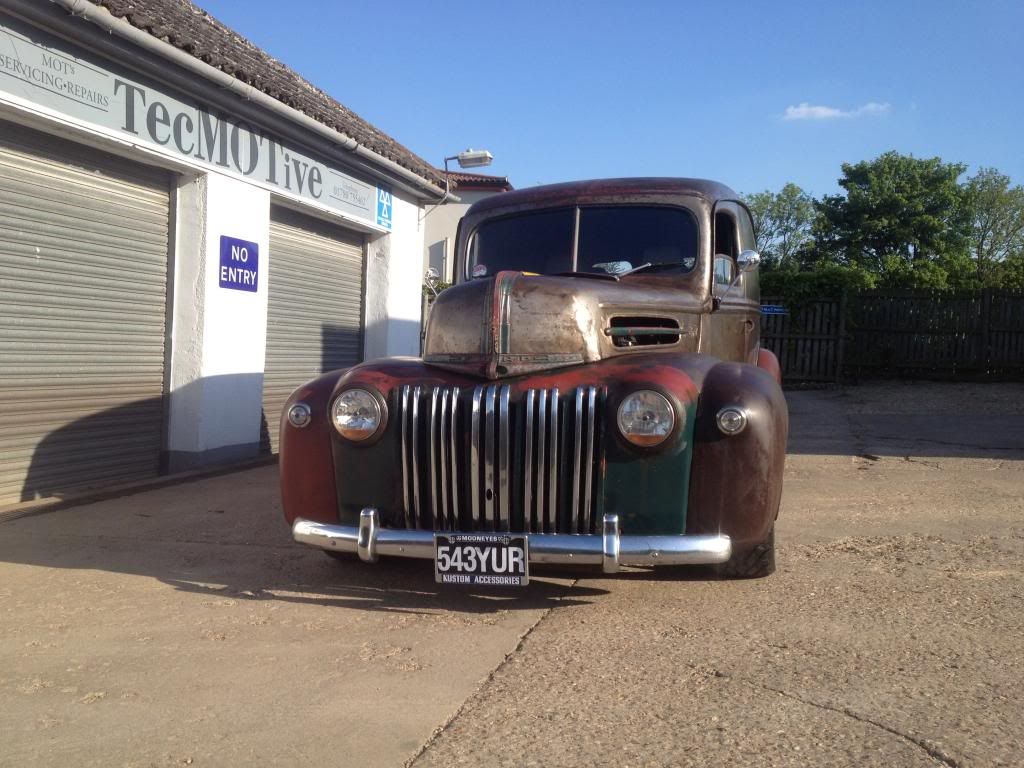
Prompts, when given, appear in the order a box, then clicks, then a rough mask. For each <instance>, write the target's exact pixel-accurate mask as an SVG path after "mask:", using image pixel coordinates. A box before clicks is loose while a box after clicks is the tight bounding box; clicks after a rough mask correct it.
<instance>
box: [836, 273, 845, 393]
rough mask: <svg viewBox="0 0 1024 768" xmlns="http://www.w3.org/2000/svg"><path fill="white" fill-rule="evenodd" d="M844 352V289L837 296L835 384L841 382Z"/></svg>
mask: <svg viewBox="0 0 1024 768" xmlns="http://www.w3.org/2000/svg"><path fill="white" fill-rule="evenodd" d="M845 351H846V289H845V288H843V292H842V293H841V294H840V295H839V338H838V339H836V384H840V383H842V381H843V358H844V355H843V352H845Z"/></svg>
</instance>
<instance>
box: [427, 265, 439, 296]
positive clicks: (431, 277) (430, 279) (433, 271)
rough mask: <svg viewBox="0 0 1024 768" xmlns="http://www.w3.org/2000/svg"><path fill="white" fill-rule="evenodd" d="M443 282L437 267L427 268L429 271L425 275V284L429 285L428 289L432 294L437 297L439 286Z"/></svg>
mask: <svg viewBox="0 0 1024 768" xmlns="http://www.w3.org/2000/svg"><path fill="white" fill-rule="evenodd" d="M440 280H441V273H440V272H438V271H437V268H436V267H427V271H426V272H424V273H423V282H424V283H426V284H427V288H429V289H430V292H431V293H433V294H434V296H437V293H438V291H437V284H438V282H440Z"/></svg>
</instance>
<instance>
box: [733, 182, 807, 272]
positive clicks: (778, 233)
mask: <svg viewBox="0 0 1024 768" xmlns="http://www.w3.org/2000/svg"><path fill="white" fill-rule="evenodd" d="M746 202H747V207H749V208H750V213H751V215H752V216H753V218H754V241H755V242H756V244H757V250H758V251H760V252H761V256H762V257H763V258H764V260H765V266H767V267H769V268H781V269H795V268H796V267H797V266H798V264H799V258H798V256H799V254H800V253H801V252H803V251H805V250H806V249H807V248H808V246H810V245H811V227H812V225H813V223H814V217H815V211H814V200H813V198H812V197H811V196H810V195H808V194H807V193H806V192H804V191H803V190H802V189H801V188H800V187H798V186H797V185H796V184H794V183H792V182H789V183H788V184H786V185H785V186H784V187H783V188H782V189H781V190H780V191H779V192H771V191H769V190H765V191H764V192H758V193H756V194H753V195H749V196H748V197H747V199H746Z"/></svg>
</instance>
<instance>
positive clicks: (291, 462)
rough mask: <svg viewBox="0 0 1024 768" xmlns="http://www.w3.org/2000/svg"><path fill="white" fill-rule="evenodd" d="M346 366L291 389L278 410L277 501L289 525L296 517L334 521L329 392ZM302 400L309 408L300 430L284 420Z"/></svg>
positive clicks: (334, 497) (317, 520) (335, 514)
mask: <svg viewBox="0 0 1024 768" xmlns="http://www.w3.org/2000/svg"><path fill="white" fill-rule="evenodd" d="M346 370H348V369H346V368H342V369H340V370H337V371H330V372H329V373H325V374H323V375H322V376H320V377H319V378H316V379H313V380H312V381H310V382H308V383H306V384H303V385H302V386H301V387H299V388H298V389H296V390H295V391H294V392H292V394H291V396H290V397H289V398H288V400H287V402H285V404H284V410H283V411H282V412H281V430H280V432H279V434H280V436H281V437H280V446H279V456H280V459H279V467H280V473H281V503H282V506H283V511H284V516H285V519H286V520H287V521H288V524H289V525H291V524H292V523H293V522H294V521H295V518H296V517H304V518H306V519H307V520H315V521H316V522H318V523H336V522H338V496H337V486H336V484H335V476H334V462H333V460H332V457H331V440H332V438H333V435H332V431H333V427H332V426H331V418H330V414H329V413H328V412H327V408H328V404H329V403H330V399H331V393H332V392H333V391H334V387H335V385H336V384H337V383H338V380H339V379H340V378H341V377H342V376H343V375H344V374H345V371H346ZM298 402H303V403H305V404H306V405H308V406H309V408H310V410H311V411H312V416H313V418H312V421H310V423H309V425H308V426H306V427H303V428H302V429H296V428H295V427H292V426H291V424H289V423H288V417H287V413H288V409H289V408H291V406H292V405H294V404H295V403H298Z"/></svg>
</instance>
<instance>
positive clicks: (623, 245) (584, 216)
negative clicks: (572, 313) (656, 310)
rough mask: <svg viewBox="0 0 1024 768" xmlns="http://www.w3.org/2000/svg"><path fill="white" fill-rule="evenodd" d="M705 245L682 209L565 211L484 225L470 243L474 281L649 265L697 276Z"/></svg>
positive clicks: (609, 271) (614, 272)
mask: <svg viewBox="0 0 1024 768" xmlns="http://www.w3.org/2000/svg"><path fill="white" fill-rule="evenodd" d="M577 217H578V221H579V235H578V237H574V236H573V235H574V232H576V230H577V227H576V224H577ZM574 247H575V250H576V253H575V259H574V254H573V250H574ZM697 247H698V239H697V220H696V218H695V217H694V216H693V214H692V213H690V212H689V211H687V210H684V209H681V208H666V207H655V206H619V207H612V206H601V207H592V208H561V209H558V210H553V211H538V212H531V213H526V214H522V215H520V216H507V217H505V218H501V219H493V220H491V221H486V222H484V223H483V224H481V225H480V226H479V228H477V230H476V232H475V233H474V235H473V239H472V241H471V243H470V254H469V269H468V271H469V274H470V276H471V277H485V276H487V275H493V274H496V273H497V272H500V271H502V270H506V269H508V270H515V271H519V272H534V273H536V274H542V275H556V274H559V273H561V272H594V273H598V274H610V275H618V274H622V273H624V272H628V271H629V270H632V269H636V268H637V267H641V266H644V265H645V264H646V265H650V267H651V268H654V267H657V268H658V269H662V270H669V271H673V272H689V271H690V270H692V269H693V268H694V265H695V264H696V263H697Z"/></svg>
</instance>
